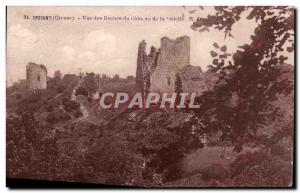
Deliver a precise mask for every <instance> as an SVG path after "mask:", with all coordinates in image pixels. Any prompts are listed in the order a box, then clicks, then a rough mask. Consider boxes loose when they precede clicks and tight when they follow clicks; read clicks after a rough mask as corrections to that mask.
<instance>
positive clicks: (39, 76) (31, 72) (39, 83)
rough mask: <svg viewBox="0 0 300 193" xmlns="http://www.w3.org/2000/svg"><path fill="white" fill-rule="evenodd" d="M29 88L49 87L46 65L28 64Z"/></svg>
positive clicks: (27, 79)
mask: <svg viewBox="0 0 300 193" xmlns="http://www.w3.org/2000/svg"><path fill="white" fill-rule="evenodd" d="M26 81H27V88H28V89H29V90H33V89H47V68H46V67H45V66H44V65H39V64H35V63H32V62H30V63H28V64H27V66H26Z"/></svg>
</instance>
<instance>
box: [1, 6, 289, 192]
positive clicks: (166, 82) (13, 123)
mask: <svg viewBox="0 0 300 193" xmlns="http://www.w3.org/2000/svg"><path fill="white" fill-rule="evenodd" d="M294 11H295V10H294V8H293V7H289V6H280V7H276V6H256V7H248V6H232V7H228V6H224V7H221V6H216V7H213V6H212V7H207V6H194V7H189V6H177V7H176V6H174V7H168V6H165V7H155V6H154V7H124V6H123V7H105V6H103V7H101V6H98V7H97V6H95V7H92V6H90V7H71V6H70V7H60V6H52V7H49V6H48V7H45V6H44V7H39V6H35V7H25V6H19V7H14V6H9V7H7V36H6V38H7V46H6V51H7V52H6V53H7V58H6V64H7V66H6V69H7V72H6V73H7V78H6V92H7V100H6V104H7V109H6V111H7V117H6V123H7V128H6V164H7V165H6V175H7V186H9V187H16V186H18V183H19V182H20V181H18V179H21V180H26V179H27V180H31V181H30V182H31V183H32V182H33V181H35V180H43V181H48V182H49V183H50V182H72V183H71V184H73V183H74V185H75V184H76V185H78V183H84V184H91V185H92V184H93V185H95V184H97V185H99V187H101V186H100V185H113V186H122V187H161V188H168V187H186V188H191V187H211V188H214V187H293V186H295V184H294V170H293V168H294V165H295V163H294V156H293V155H294V100H295V99H294V65H295V64H294V47H295V45H294V41H295V29H294V23H295V20H294V15H295V14H294ZM69 185H70V183H69ZM71 186H72V185H71Z"/></svg>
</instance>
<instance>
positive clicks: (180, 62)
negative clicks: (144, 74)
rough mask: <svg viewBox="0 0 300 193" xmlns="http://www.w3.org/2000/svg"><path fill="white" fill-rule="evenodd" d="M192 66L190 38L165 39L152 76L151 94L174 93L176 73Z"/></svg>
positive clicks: (162, 41) (162, 40)
mask: <svg viewBox="0 0 300 193" xmlns="http://www.w3.org/2000/svg"><path fill="white" fill-rule="evenodd" d="M189 64H190V38H189V37H188V36H182V37H179V38H177V39H175V40H172V39H169V38H167V37H163V38H162V39H161V47H160V53H159V55H158V58H157V64H156V69H155V71H153V73H152V75H151V86H150V91H151V92H167V93H173V92H174V88H175V77H176V73H178V72H179V71H180V69H182V68H183V67H184V66H186V65H189Z"/></svg>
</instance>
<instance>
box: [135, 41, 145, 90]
mask: <svg viewBox="0 0 300 193" xmlns="http://www.w3.org/2000/svg"><path fill="white" fill-rule="evenodd" d="M146 45H147V44H146V42H145V41H144V40H143V41H142V42H140V43H139V47H138V57H137V68H136V79H135V81H136V83H135V85H136V92H140V93H142V92H144V86H145V82H144V70H145V66H146V63H147V54H146Z"/></svg>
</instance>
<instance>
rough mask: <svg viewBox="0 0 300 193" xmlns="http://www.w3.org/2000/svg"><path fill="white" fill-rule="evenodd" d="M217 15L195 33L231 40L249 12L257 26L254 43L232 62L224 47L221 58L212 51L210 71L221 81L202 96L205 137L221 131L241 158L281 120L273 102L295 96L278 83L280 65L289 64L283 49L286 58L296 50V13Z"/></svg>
mask: <svg viewBox="0 0 300 193" xmlns="http://www.w3.org/2000/svg"><path fill="white" fill-rule="evenodd" d="M215 10H216V14H215V15H209V16H207V18H200V19H198V20H197V21H196V22H194V23H193V24H192V29H194V30H199V31H207V30H210V29H212V28H214V29H217V30H220V31H223V32H224V33H225V38H226V37H227V36H229V37H233V35H232V34H231V29H232V26H233V25H234V24H235V23H236V22H238V21H239V20H240V18H241V14H242V13H244V12H246V11H250V13H249V15H248V16H247V19H248V20H255V21H256V22H257V24H258V25H257V27H256V29H255V32H254V35H252V36H251V40H252V41H251V43H250V44H244V45H241V46H240V47H239V49H238V50H237V51H236V52H235V53H234V54H233V55H232V56H231V54H229V53H227V49H226V46H222V47H220V46H219V45H218V44H217V43H214V47H215V48H216V49H217V52H215V51H211V56H212V57H213V62H212V65H211V68H212V69H213V70H214V71H215V72H216V74H217V75H218V76H219V80H218V82H217V84H216V86H215V87H214V90H213V91H209V92H206V93H204V95H203V97H202V98H201V99H200V102H201V104H202V105H201V107H200V108H199V109H198V115H199V116H200V117H201V119H202V120H203V123H204V124H205V127H204V128H205V129H204V130H203V131H201V132H207V133H209V132H210V131H215V130H218V129H221V131H222V133H223V134H222V136H221V138H220V139H221V140H230V141H231V142H232V143H233V144H234V145H235V149H234V150H235V151H237V152H239V151H241V150H242V147H243V144H245V143H248V142H252V143H255V144H257V145H259V144H262V143H264V140H265V139H266V138H263V139H262V138H259V137H258V136H257V131H258V129H260V128H261V127H262V125H267V124H268V123H269V122H270V121H272V120H275V119H277V118H278V117H280V111H279V109H278V107H275V106H273V105H272V102H273V101H275V100H276V99H277V97H278V95H279V94H285V95H288V94H290V93H291V92H292V91H293V83H292V82H291V81H290V80H287V79H284V80H280V81H279V77H280V76H281V75H282V72H281V70H280V67H279V65H280V64H283V63H284V62H285V61H286V60H287V59H288V57H287V56H286V54H285V55H284V52H283V51H284V46H287V48H286V51H288V52H293V50H294V48H293V47H294V43H293V40H294V9H293V8H291V7H285V6H281V7H240V6H239V7H215ZM228 58H229V60H225V59H228ZM212 119H213V120H214V121H212Z"/></svg>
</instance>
